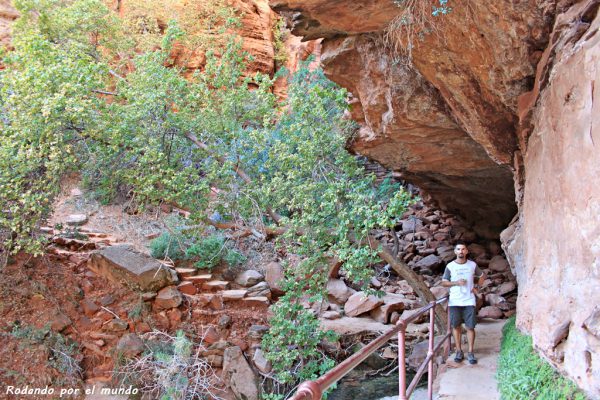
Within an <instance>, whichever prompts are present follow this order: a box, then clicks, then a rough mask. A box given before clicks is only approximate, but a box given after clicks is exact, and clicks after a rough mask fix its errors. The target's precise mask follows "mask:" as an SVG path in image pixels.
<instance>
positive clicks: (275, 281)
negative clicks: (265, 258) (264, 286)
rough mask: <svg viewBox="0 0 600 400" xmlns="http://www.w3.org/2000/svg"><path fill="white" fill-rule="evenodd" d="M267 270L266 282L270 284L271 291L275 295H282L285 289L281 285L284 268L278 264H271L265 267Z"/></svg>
mask: <svg viewBox="0 0 600 400" xmlns="http://www.w3.org/2000/svg"><path fill="white" fill-rule="evenodd" d="M264 270H265V281H266V282H267V283H268V284H269V287H270V288H271V291H272V292H273V294H274V295H277V296H280V295H282V294H283V293H284V292H283V289H282V286H281V284H282V283H283V278H284V272H283V267H282V266H281V264H279V263H278V262H275V261H273V262H270V263H268V264H267V265H265V267H264Z"/></svg>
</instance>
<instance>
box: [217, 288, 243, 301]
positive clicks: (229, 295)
mask: <svg viewBox="0 0 600 400" xmlns="http://www.w3.org/2000/svg"><path fill="white" fill-rule="evenodd" d="M246 293H248V291H247V290H243V289H242V290H224V291H222V292H221V296H223V301H232V300H241V299H243V298H244V297H245V296H246Z"/></svg>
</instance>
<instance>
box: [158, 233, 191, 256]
mask: <svg viewBox="0 0 600 400" xmlns="http://www.w3.org/2000/svg"><path fill="white" fill-rule="evenodd" d="M150 254H151V255H152V257H154V258H159V259H167V258H168V259H169V260H173V261H176V260H180V259H182V258H184V256H185V248H184V244H183V236H182V235H173V234H171V233H169V232H164V233H163V234H161V235H160V236H159V237H157V238H156V239H154V240H152V241H151V242H150Z"/></svg>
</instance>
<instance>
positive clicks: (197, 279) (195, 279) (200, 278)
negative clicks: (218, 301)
mask: <svg viewBox="0 0 600 400" xmlns="http://www.w3.org/2000/svg"><path fill="white" fill-rule="evenodd" d="M211 279H212V275H211V274H203V275H193V276H189V277H187V278H186V279H185V280H186V281H188V282H192V283H193V284H194V285H196V286H198V287H202V284H203V283H205V282H208V281H210V280H211Z"/></svg>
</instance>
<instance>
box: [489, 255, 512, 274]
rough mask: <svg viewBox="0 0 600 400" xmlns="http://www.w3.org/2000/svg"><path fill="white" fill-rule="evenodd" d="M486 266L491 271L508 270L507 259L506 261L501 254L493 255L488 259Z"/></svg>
mask: <svg viewBox="0 0 600 400" xmlns="http://www.w3.org/2000/svg"><path fill="white" fill-rule="evenodd" d="M488 268H489V269H490V270H492V271H498V272H505V271H508V270H510V266H509V265H508V261H506V258H504V257H502V256H494V257H493V258H492V259H491V260H490V265H489V266H488Z"/></svg>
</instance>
